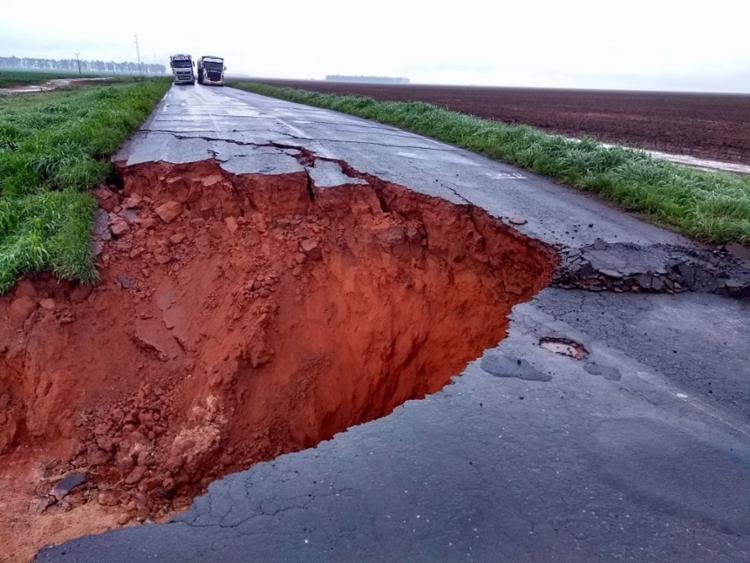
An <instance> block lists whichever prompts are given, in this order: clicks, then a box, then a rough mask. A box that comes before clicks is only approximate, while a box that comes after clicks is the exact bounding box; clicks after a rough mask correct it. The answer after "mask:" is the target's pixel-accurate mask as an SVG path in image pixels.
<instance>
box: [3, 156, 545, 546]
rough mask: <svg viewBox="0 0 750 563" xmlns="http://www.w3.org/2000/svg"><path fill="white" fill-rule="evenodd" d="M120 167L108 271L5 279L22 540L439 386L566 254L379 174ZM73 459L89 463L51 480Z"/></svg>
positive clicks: (290, 445)
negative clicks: (92, 278) (324, 176)
mask: <svg viewBox="0 0 750 563" xmlns="http://www.w3.org/2000/svg"><path fill="white" fill-rule="evenodd" d="M122 179H123V186H122V191H120V192H116V191H113V190H109V189H101V190H99V191H98V193H97V197H98V199H99V201H100V204H101V206H102V210H101V211H100V213H99V215H98V218H97V233H98V240H97V241H96V242H95V244H96V247H97V252H98V253H99V262H100V273H101V278H102V279H101V283H100V284H99V285H97V286H96V287H94V288H93V289H92V288H90V287H83V286H76V285H74V284H68V283H61V282H58V281H56V280H53V279H52V278H51V277H48V276H40V277H38V278H36V279H34V280H25V281H22V282H20V283H19V284H18V285H17V286H16V287H15V289H14V290H13V291H12V292H10V293H9V294H7V295H5V296H2V297H0V319H1V320H2V322H0V407H1V410H0V417H1V418H2V425H1V426H0V469H2V477H1V478H0V495H1V496H2V498H3V499H4V500H5V501H6V505H7V506H8V507H9V510H6V511H5V514H4V518H5V519H6V520H7V521H6V522H4V523H3V525H2V526H0V529H1V531H0V541H2V542H3V543H5V544H6V545H9V546H10V551H9V553H16V554H19V555H20V556H24V557H25V556H30V555H31V554H33V552H34V551H35V549H37V548H39V547H40V546H41V545H43V544H44V543H51V542H57V541H61V540H64V539H67V538H69V537H72V536H75V535H80V534H82V533H91V532H95V531H100V530H102V529H105V528H108V527H112V526H114V525H122V524H125V523H127V522H129V521H131V520H139V519H144V518H159V517H163V516H164V515H167V514H169V513H170V512H172V511H173V510H175V509H179V508H182V507H184V506H186V505H187V504H188V503H189V501H190V500H191V499H192V498H193V496H194V495H195V494H198V493H200V492H201V491H202V490H204V489H205V487H206V486H207V484H208V483H209V482H210V481H211V480H213V479H215V478H217V477H219V476H221V475H224V474H226V473H227V472H230V471H234V470H239V469H242V468H246V467H249V466H251V465H252V464H253V463H256V462H258V461H261V460H268V459H271V458H273V457H275V456H277V455H279V454H281V453H284V452H290V451H294V450H298V449H301V448H305V447H309V446H312V445H315V444H316V443H318V442H319V441H321V440H324V439H328V438H330V437H332V436H333V435H334V434H335V433H337V432H340V431H343V430H345V429H346V428H348V427H349V426H351V425H354V424H359V423H362V422H366V421H368V420H371V419H374V418H377V417H380V416H384V415H386V414H388V413H389V412H390V411H391V410H393V408H395V407H396V406H398V405H400V404H401V403H403V402H404V401H406V400H408V399H414V398H420V397H423V396H424V395H425V394H427V393H432V392H435V391H437V390H439V389H440V388H441V387H443V386H444V385H446V383H448V381H449V379H450V377H451V376H453V375H456V374H458V373H460V372H461V371H462V369H463V367H464V366H465V364H466V363H467V362H468V361H470V360H472V359H474V358H476V357H477V356H479V355H480V354H481V352H482V350H483V349H485V348H486V347H489V346H494V345H496V344H497V342H498V341H499V340H501V339H502V338H503V336H504V335H505V332H506V325H507V320H506V317H507V315H508V313H509V311H510V308H511V307H512V306H513V305H514V304H516V303H518V302H521V301H524V300H528V299H529V298H531V297H532V296H533V295H534V294H535V293H536V292H537V291H538V290H540V289H541V288H542V287H543V286H544V285H545V284H546V283H547V282H548V281H549V279H550V276H551V271H552V269H553V265H554V259H553V255H552V253H551V252H550V251H549V250H548V249H546V248H545V247H543V246H542V245H540V244H538V243H536V242H533V241H531V240H528V239H526V238H524V237H522V236H521V235H519V234H517V233H516V232H514V231H512V230H510V229H508V228H506V227H504V226H503V225H502V224H501V223H499V222H498V221H496V220H494V219H493V218H491V217H490V216H488V215H487V214H486V213H484V212H483V211H481V210H478V209H476V208H471V207H468V206H457V205H453V204H451V203H448V202H446V201H444V200H440V199H436V198H431V197H427V196H423V195H419V194H416V193H413V192H411V191H409V190H407V189H405V188H402V187H399V186H394V185H389V184H385V183H382V182H372V181H369V182H368V183H367V184H365V185H347V186H342V187H338V188H330V189H316V188H315V187H314V186H312V185H311V184H310V180H309V178H308V177H307V175H306V174H305V173H296V174H288V175H283V176H263V175H244V176H233V175H231V174H228V173H226V172H224V171H222V170H221V169H220V168H219V167H218V165H217V164H216V163H215V162H214V161H206V162H202V163H195V164H190V165H171V164H165V163H155V164H154V163H152V164H146V165H140V166H137V167H131V168H127V169H124V170H123V171H122ZM66 474H67V475H83V476H85V477H84V478H85V481H84V482H83V483H82V484H80V485H79V486H77V487H76V488H74V489H72V490H71V491H70V492H69V494H68V493H67V492H65V494H64V495H62V496H60V493H59V491H58V493H56V494H57V496H60V498H57V496H55V495H52V497H53V498H50V494H51V493H50V491H51V490H52V489H53V487H54V484H55V483H56V482H57V481H58V480H59V479H60V478H61V477H62V476H64V475H66ZM58 488H59V487H58ZM32 530H33V531H32ZM13 549H15V551H13Z"/></svg>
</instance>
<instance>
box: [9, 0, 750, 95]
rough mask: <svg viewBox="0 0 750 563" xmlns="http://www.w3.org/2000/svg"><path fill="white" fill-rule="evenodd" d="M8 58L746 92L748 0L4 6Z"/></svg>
mask: <svg viewBox="0 0 750 563" xmlns="http://www.w3.org/2000/svg"><path fill="white" fill-rule="evenodd" d="M0 14H2V16H0V55H5V56H10V55H16V56H19V57H24V56H27V57H49V58H70V57H72V56H73V53H75V52H80V53H81V58H83V59H104V60H112V59H114V60H117V61H122V60H133V61H134V60H135V46H134V43H133V35H134V34H135V33H138V36H139V39H140V44H141V54H142V57H143V60H144V61H145V62H160V63H164V64H168V63H169V54H170V53H175V52H188V53H191V54H193V55H194V56H199V55H204V54H214V55H219V56H223V57H225V59H226V64H227V67H228V69H229V71H230V73H243V74H249V75H253V76H264V77H280V78H316V79H320V78H323V77H324V76H325V75H326V74H368V75H388V76H406V77H408V78H410V79H411V80H412V82H429V83H445V84H483V85H498V86H544V87H566V88H567V87H574V88H626V89H652V90H701V91H718V92H750V0H710V1H696V0H627V1H622V2H608V1H606V0H591V1H589V0H520V1H519V0H516V1H514V2H512V3H507V4H506V3H504V2H490V1H479V0H460V1H453V2H441V1H440V0H433V1H429V2H408V1H407V0H396V1H394V0H372V1H370V2H362V1H359V2H357V1H355V0H308V1H305V2H301V1H296V0H277V1H274V0H270V1H269V0H267V1H264V2H262V3H256V2H253V1H252V0H249V1H248V0H245V1H243V2H226V1H221V0H213V1H207V0H202V1H192V0H186V1H183V2H175V1H172V2H164V1H159V0H149V1H144V0H128V1H125V2H118V3H110V2H104V1H102V0H99V1H82V0H73V1H69V0H68V1H60V0H22V1H19V0H0Z"/></svg>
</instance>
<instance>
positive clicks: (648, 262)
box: [38, 86, 750, 562]
mask: <svg viewBox="0 0 750 563" xmlns="http://www.w3.org/2000/svg"><path fill="white" fill-rule="evenodd" d="M294 147H296V148H301V149H304V150H306V151H310V152H311V153H313V154H315V155H316V156H317V157H318V159H317V160H316V162H315V164H314V165H312V166H309V167H305V166H304V165H303V164H301V163H300V162H299V161H298V160H297V159H296V158H294V150H296V149H295V148H294ZM117 158H118V159H119V160H120V161H121V162H123V163H127V164H137V163H140V162H147V161H153V160H165V161H169V162H192V161H195V160H202V159H206V158H216V159H217V160H219V161H220V162H221V163H222V166H223V167H224V168H225V169H226V170H228V171H232V172H235V173H243V172H254V173H265V174H281V173H286V172H290V171H292V172H293V171H300V170H303V169H305V168H307V173H308V174H309V176H310V178H311V180H312V181H313V182H315V185H316V186H318V187H327V186H328V187H332V186H337V185H342V184H346V183H353V182H356V179H354V178H352V177H351V175H350V174H348V173H347V170H346V169H345V167H342V166H341V163H342V162H345V163H347V165H349V166H350V167H351V168H353V169H355V170H357V171H359V172H360V173H363V174H370V175H374V176H377V177H379V178H382V179H384V180H387V181H390V182H394V183H398V184H401V185H404V186H407V187H409V188H410V189H413V190H415V191H418V192H421V193H425V194H429V195H434V196H439V197H443V198H445V199H447V200H450V201H453V202H456V203H467V202H468V203H471V204H473V205H476V206H479V207H483V208H484V209H486V210H487V211H489V212H490V213H491V214H493V215H495V216H497V217H499V218H501V219H504V220H507V219H508V218H510V217H520V218H523V219H525V220H526V221H527V222H526V223H525V224H524V225H522V226H518V227H516V228H518V229H519V230H520V231H522V232H524V233H525V234H527V235H529V236H531V237H534V238H537V239H540V240H543V241H545V242H547V243H549V244H553V245H556V246H557V247H558V248H559V249H560V250H561V252H563V253H568V254H570V253H573V254H581V253H584V254H585V253H586V252H587V249H591V251H592V253H591V256H592V258H591V260H589V266H587V268H589V267H590V265H591V263H594V264H595V263H597V262H601V263H603V264H605V265H606V272H604V273H602V274H601V275H602V276H603V277H604V278H607V279H609V278H612V279H617V280H620V279H622V278H623V274H624V272H623V271H618V270H617V268H618V264H624V265H625V266H626V267H627V268H628V274H627V275H630V274H633V275H634V276H635V275H649V276H652V277H651V278H649V279H651V281H650V282H649V284H652V283H653V279H655V278H653V276H657V277H658V276H662V277H664V276H666V275H667V274H669V272H667V270H666V269H665V268H666V267H667V266H669V267H672V266H674V264H672V263H671V262H670V263H669V264H667V263H666V262H665V260H666V258H665V259H664V260H662V259H661V258H660V256H661V255H662V254H664V255H665V256H666V255H669V260H677V262H678V263H677V265H676V266H675V271H678V270H679V272H684V271H686V270H685V268H686V266H685V264H687V263H688V261H689V260H692V258H691V257H693V258H694V257H695V256H696V255H700V256H702V257H704V258H705V257H710V259H708V258H706V260H703V259H701V260H698V261H697V262H695V261H693V262H690V263H689V265H690V268H691V269H690V271H689V273H690V275H691V276H692V277H691V279H692V278H696V279H697V278H698V277H700V276H699V274H701V273H703V274H704V281H705V279H708V278H711V279H713V278H714V277H716V276H715V275H714V274H715V271H714V270H712V269H711V268H714V266H716V265H717V264H718V266H716V268H718V269H719V270H721V271H722V273H725V272H728V273H727V274H726V275H727V277H725V278H722V279H731V280H733V281H732V283H731V284H728V285H727V284H725V285H724V286H722V287H718V286H717V285H716V284H713V285H712V284H708V285H706V284H705V283H701V284H695V285H690V284H689V283H688V284H686V285H683V282H685V280H684V279H683V278H675V280H676V281H675V280H672V279H671V278H669V280H670V283H672V284H674V283H677V284H678V286H679V287H678V286H675V285H673V286H672V287H671V288H668V287H665V286H664V285H663V284H662V286H660V290H661V291H653V292H652V293H648V294H643V293H634V292H631V291H629V289H631V290H632V291H639V292H640V291H641V290H643V289H644V288H643V287H641V286H639V287H635V288H629V287H628V286H622V284H620V285H616V286H611V287H610V285H608V284H607V283H603V284H601V285H600V286H596V287H594V288H593V289H596V290H597V291H591V290H590V289H592V288H590V289H589V290H585V289H575V288H574V289H570V288H563V287H549V288H547V289H545V290H543V291H542V292H541V293H539V294H538V295H537V296H536V298H535V299H534V300H532V301H531V302H529V303H525V304H522V305H519V306H516V307H515V308H514V310H513V313H512V317H511V324H510V330H509V334H508V337H507V338H506V339H504V340H503V341H502V342H501V343H500V344H499V345H498V346H497V347H496V348H495V349H492V350H488V351H486V352H485V354H484V357H483V358H481V359H477V360H476V361H474V362H472V363H470V364H469V365H467V366H466V368H465V370H464V371H463V373H462V374H460V376H459V377H455V378H454V379H453V382H452V383H451V384H450V385H448V386H446V387H445V388H444V389H443V390H442V391H440V392H438V393H435V394H434V395H431V396H429V397H426V398H425V399H423V400H419V401H409V402H407V403H405V404H404V405H402V406H401V407H398V408H397V409H396V410H395V411H394V412H393V413H392V414H390V415H389V416H386V417H384V418H381V419H379V420H375V421H372V422H369V423H366V424H363V425H360V426H356V427H353V428H350V429H349V430H347V431H346V432H343V433H340V434H338V435H336V436H335V437H334V438H333V439H332V440H329V441H326V442H323V443H321V444H319V445H318V446H317V447H316V448H312V449H308V450H304V451H301V452H297V453H293V454H287V455H283V456H281V457H279V458H276V459H275V460H273V461H271V462H267V463H261V464H258V465H256V466H254V467H252V468H251V469H249V470H246V471H242V472H239V473H236V474H233V475H229V476H227V477H225V478H223V479H221V480H219V481H216V482H214V483H213V484H211V486H210V487H209V489H208V491H207V492H206V494H204V495H203V496H201V497H198V498H196V499H195V501H194V502H193V504H192V506H191V507H190V508H189V509H188V510H187V511H186V512H185V513H183V514H181V515H179V516H177V517H176V518H174V520H173V521H171V522H169V523H164V524H144V525H140V526H136V527H131V528H127V529H122V530H117V531H113V532H108V533H105V534H102V535H98V536H91V537H84V538H80V539H77V540H74V541H71V542H68V543H66V544H63V545H60V546H56V547H51V548H47V549H45V550H43V551H42V552H40V554H39V555H38V559H39V560H42V561H123V562H124V561H146V560H148V561H151V560H157V561H318V560H334V561H355V560H356V561H360V560H362V561H393V560H408V561H434V560H444V561H466V560H468V561H497V560H509V561H547V560H550V559H552V558H555V559H559V560H562V561H602V560H606V561H610V560H638V561H706V560H711V561H747V560H750V500H749V499H750V424H749V423H748V422H749V421H748V417H749V416H750V384H749V382H750V367H749V366H750V346H748V343H749V342H750V320H749V319H750V302H749V301H748V299H747V298H743V297H741V295H744V293H742V291H744V290H743V289H742V288H743V287H745V286H744V285H743V284H745V281H744V280H745V278H744V277H743V276H745V274H746V272H747V267H748V265H747V264H746V263H742V262H741V260H739V259H736V258H734V257H732V256H727V255H726V253H723V252H722V251H718V250H717V249H711V248H706V247H702V246H700V245H698V244H696V243H693V242H691V241H688V240H686V239H684V238H683V237H680V236H679V235H676V234H673V233H671V232H668V231H665V230H662V229H659V228H657V227H654V226H651V225H648V224H646V223H644V222H642V221H640V220H639V219H638V218H636V217H634V216H630V215H627V214H624V213H621V212H619V211H617V210H614V209H612V208H611V207H609V206H607V205H606V204H604V203H602V202H600V201H599V200H598V199H596V198H595V197H592V196H590V195H587V194H583V193H581V192H577V191H574V190H571V189H568V188H565V187H563V186H560V185H557V184H555V183H554V182H551V181H549V180H546V179H543V178H540V177H538V176H535V175H533V174H530V173H528V172H525V171H522V170H519V169H516V168H513V167H511V166H508V165H505V164H503V163H499V162H495V161H491V160H488V159H486V158H484V157H481V156H478V155H474V154H472V153H469V152H467V151H463V150H460V149H457V148H454V147H450V146H447V145H444V144H441V143H438V142H435V141H432V140H429V139H425V138H423V137H419V136H417V135H412V134H410V133H406V132H403V131H399V130H397V129H394V128H391V127H387V126H383V125H378V124H375V123H372V122H367V121H364V120H361V119H357V118H354V117H350V116H345V115H341V114H337V113H334V112H331V111H327V110H322V109H317V108H311V107H307V106H300V105H297V104H292V103H288V102H283V101H279V100H275V99H270V98H264V97H261V96H257V95H254V94H250V93H246V92H241V91H238V90H233V89H230V88H210V87H201V86H194V87H192V86H187V87H173V88H172V89H171V90H170V91H169V93H168V95H167V96H166V97H165V99H164V100H163V101H162V103H161V104H160V105H159V107H158V108H157V110H156V111H155V112H154V114H153V115H152V116H151V118H150V119H149V120H148V121H147V122H146V123H145V124H144V126H143V128H142V130H141V131H140V132H139V133H137V134H136V135H135V136H134V137H133V139H131V141H130V142H129V143H128V144H127V145H126V146H125V147H123V150H122V151H121V152H120V154H119V155H118V156H117ZM617 243H632V244H630V245H625V248H626V249H627V252H625V253H624V255H619V254H618V253H619V252H620V251H621V250H622V248H623V245H622V244H617ZM641 248H643V249H644V253H643V254H642V255H641V254H639V253H638V250H639V249H641ZM665 248H668V249H669V252H666V251H665V252H662V251H661V249H665ZM654 249H660V250H659V252H654ZM593 251H595V252H593ZM603 252H604V253H605V254H604V255H603V254H602V253H603ZM640 256H643V259H641V258H640ZM681 256H684V257H685V260H684V261H682V262H680V260H681V258H680V257H681ZM675 257H676V258H675ZM660 260H661V261H660ZM655 261H656V262H655ZM709 262H710V263H709ZM639 265H642V266H643V267H642V268H639ZM613 269H614V271H613ZM661 272H667V274H663V273H661ZM612 274H614V275H612ZM709 274H711V275H709ZM618 276H619V277H618ZM664 279H665V280H666V279H667V278H664ZM649 287H650V288H651V289H652V290H653V287H652V286H651V285H650V286H649ZM727 288H730V289H733V288H739V291H735V293H733V295H735V297H727V296H725V295H721V293H727V292H728V290H727ZM667 289H669V290H670V291H672V293H669V292H667V291H666V290H667ZM714 293H719V295H717V294H714ZM545 337H555V338H562V339H564V340H573V341H575V342H578V343H580V344H582V345H583V346H584V347H585V348H586V350H587V351H588V356H587V357H586V358H585V359H583V360H575V359H573V358H570V357H568V356H565V355H561V354H556V353H554V352H552V351H549V350H546V349H543V348H541V347H540V346H539V341H540V339H542V338H545ZM456 338H460V335H456ZM483 366H484V368H485V369H483ZM457 375H459V374H457Z"/></svg>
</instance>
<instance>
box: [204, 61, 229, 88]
mask: <svg viewBox="0 0 750 563" xmlns="http://www.w3.org/2000/svg"><path fill="white" fill-rule="evenodd" d="M226 69H227V67H226V66H224V59H222V58H221V57H212V56H210V55H204V56H202V57H201V58H200V59H198V84H215V85H216V86H224V71H225V70H226Z"/></svg>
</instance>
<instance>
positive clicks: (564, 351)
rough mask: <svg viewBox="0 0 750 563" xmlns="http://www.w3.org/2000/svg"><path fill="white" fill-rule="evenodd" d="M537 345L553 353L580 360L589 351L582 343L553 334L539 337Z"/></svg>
mask: <svg viewBox="0 0 750 563" xmlns="http://www.w3.org/2000/svg"><path fill="white" fill-rule="evenodd" d="M539 346H541V347H542V348H544V349H545V350H549V351H550V352H554V353H555V354H561V355H563V356H568V357H569V358H573V359H574V360H582V359H584V358H585V357H586V356H588V355H589V351H588V350H586V347H585V346H584V345H583V344H580V343H578V342H576V341H575V340H570V339H569V338H558V337H555V336H544V337H542V338H540V339H539Z"/></svg>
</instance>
